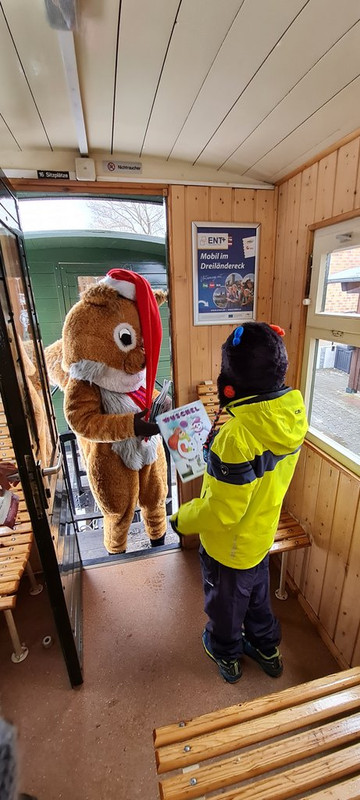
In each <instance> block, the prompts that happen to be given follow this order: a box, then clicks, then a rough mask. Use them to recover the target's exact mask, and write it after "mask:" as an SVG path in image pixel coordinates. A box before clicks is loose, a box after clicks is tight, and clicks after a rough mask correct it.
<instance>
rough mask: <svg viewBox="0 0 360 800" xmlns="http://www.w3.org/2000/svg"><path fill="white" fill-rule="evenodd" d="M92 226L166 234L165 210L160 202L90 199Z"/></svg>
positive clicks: (152, 234) (131, 231) (155, 234)
mask: <svg viewBox="0 0 360 800" xmlns="http://www.w3.org/2000/svg"><path fill="white" fill-rule="evenodd" d="M87 206H88V208H89V210H90V212H91V218H92V219H91V227H92V228H93V229H96V230H106V231H123V232H124V233H143V234H146V235H147V236H165V233H166V225H165V212H164V207H163V206H162V205H160V204H159V203H146V202H143V203H139V202H135V201H134V202H132V201H131V200H89V201H88V202H87Z"/></svg>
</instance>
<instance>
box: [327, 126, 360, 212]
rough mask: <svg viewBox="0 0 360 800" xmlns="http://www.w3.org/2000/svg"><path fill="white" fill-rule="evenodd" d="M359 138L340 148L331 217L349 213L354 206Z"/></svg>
mask: <svg viewBox="0 0 360 800" xmlns="http://www.w3.org/2000/svg"><path fill="white" fill-rule="evenodd" d="M359 142H360V140H359V138H357V139H354V140H353V141H352V142H349V143H348V144H346V145H344V146H343V147H340V150H339V151H338V160H337V167H336V178H335V193H334V204H333V212H332V213H333V215H334V216H336V215H337V214H344V212H345V211H351V210H352V209H353V208H354V204H355V189H356V177H357V170H358V164H359Z"/></svg>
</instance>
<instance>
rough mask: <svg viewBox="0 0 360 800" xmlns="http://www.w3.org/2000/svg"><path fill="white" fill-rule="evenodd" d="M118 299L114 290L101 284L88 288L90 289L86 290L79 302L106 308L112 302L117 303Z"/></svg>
mask: <svg viewBox="0 0 360 800" xmlns="http://www.w3.org/2000/svg"><path fill="white" fill-rule="evenodd" d="M118 299H119V295H118V293H117V292H116V291H114V289H110V288H109V287H108V286H104V284H103V283H96V284H95V285H94V286H90V289H86V291H85V292H84V293H83V294H82V295H81V301H82V302H83V303H89V305H91V306H108V305H109V304H111V303H112V302H114V301H115V302H116V303H117V301H118Z"/></svg>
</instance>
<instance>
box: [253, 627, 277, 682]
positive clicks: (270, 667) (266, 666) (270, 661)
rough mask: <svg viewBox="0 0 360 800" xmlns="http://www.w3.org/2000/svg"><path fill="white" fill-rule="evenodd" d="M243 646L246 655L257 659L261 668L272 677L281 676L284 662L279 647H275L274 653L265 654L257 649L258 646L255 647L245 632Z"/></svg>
mask: <svg viewBox="0 0 360 800" xmlns="http://www.w3.org/2000/svg"><path fill="white" fill-rule="evenodd" d="M243 648H244V653H245V655H246V656H249V657H250V658H253V659H254V661H257V662H258V664H259V665H260V667H261V669H263V670H264V672H266V674H267V675H271V677H272V678H279V677H280V675H281V673H282V671H283V663H282V657H281V653H280V650H279V648H278V647H276V648H275V653H273V655H272V656H265V655H264V653H262V652H261V650H257V649H256V647H253V646H252V644H250V642H248V640H247V639H246V638H245V636H244V634H243Z"/></svg>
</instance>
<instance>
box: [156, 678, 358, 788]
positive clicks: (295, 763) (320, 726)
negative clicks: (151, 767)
mask: <svg viewBox="0 0 360 800" xmlns="http://www.w3.org/2000/svg"><path fill="white" fill-rule="evenodd" d="M359 740H360V667H355V668H353V669H349V670H345V671H343V672H339V673H336V674H334V675H328V676H326V677H324V678H319V679H317V680H313V681H310V682H308V683H303V684H300V685H298V686H293V687H291V688H289V689H285V690H283V691H281V692H276V693H275V694H270V695H267V696H265V697H259V698H256V699H255V700H250V701H247V702H245V703H239V704H238V705H234V706H230V707H229V708H224V709H220V710H219V711H215V712H213V713H210V714H204V715H203V716H200V717H195V718H194V719H191V720H189V721H188V722H178V723H175V724H173V725H166V726H164V727H161V728H157V729H156V730H155V731H154V748H155V759H156V766H157V773H158V776H159V793H160V798H161V800H191V799H193V800H195V798H196V800H200V798H210V796H211V800H290V798H294V797H296V798H297V800H299V799H300V798H301V800H310V798H311V800H330V798H331V800H355V798H359V797H360V741H359ZM275 771H276V772H275ZM160 776H161V777H160ZM163 776H164V777H163ZM317 790H320V791H317ZM213 793H214V794H213Z"/></svg>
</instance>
